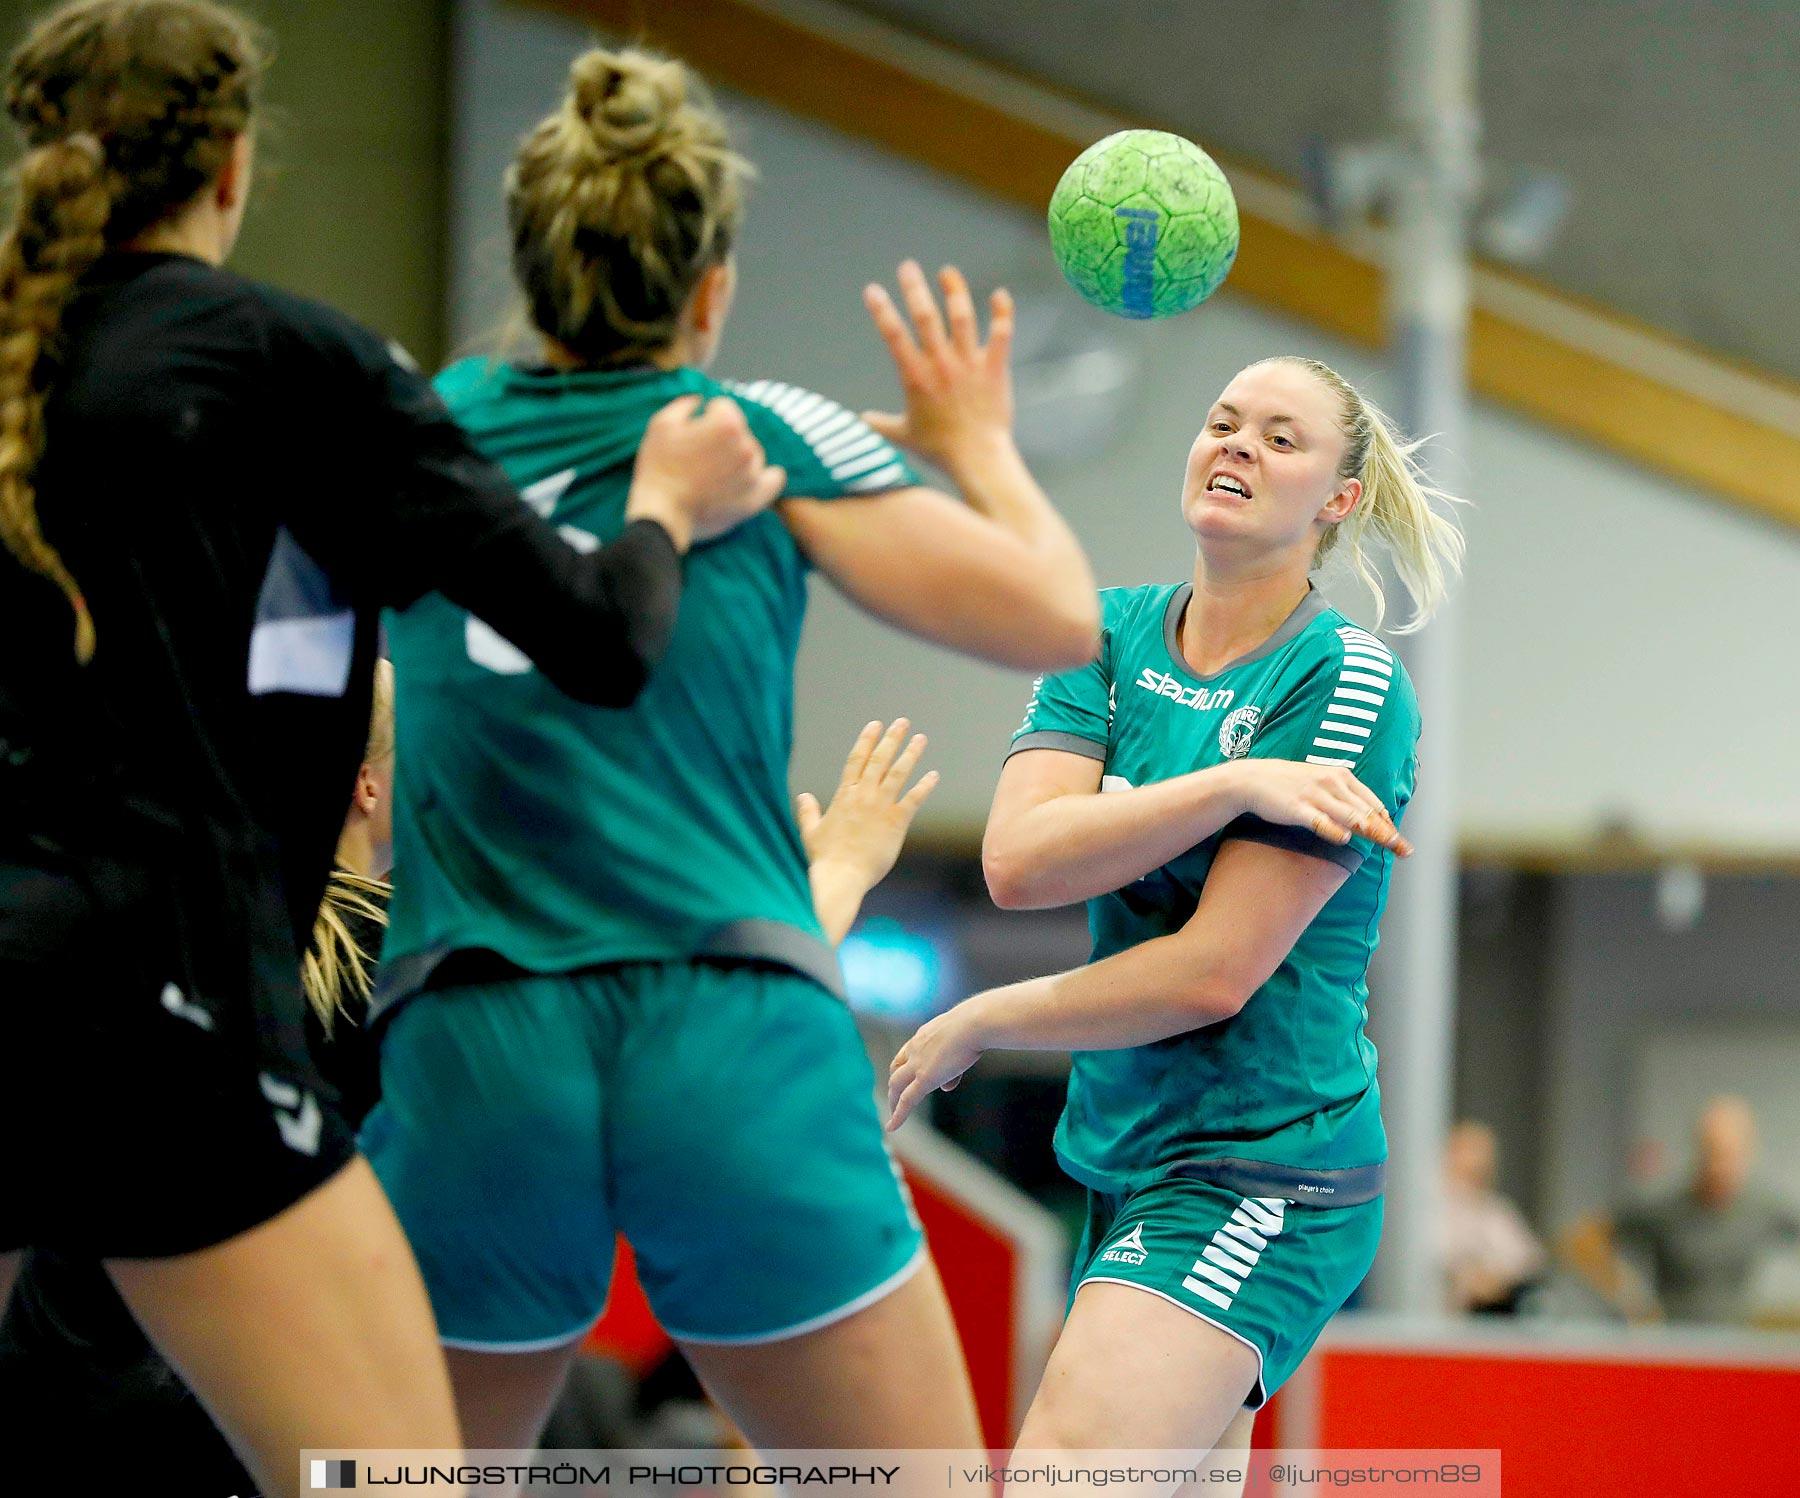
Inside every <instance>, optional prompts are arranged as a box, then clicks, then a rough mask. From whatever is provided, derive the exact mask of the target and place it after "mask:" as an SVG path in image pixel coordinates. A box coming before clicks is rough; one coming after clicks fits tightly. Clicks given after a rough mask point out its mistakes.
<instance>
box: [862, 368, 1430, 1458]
mask: <svg viewBox="0 0 1800 1498" xmlns="http://www.w3.org/2000/svg"><path fill="white" fill-rule="evenodd" d="M1411 451H1412V449H1411V448H1409V447H1407V446H1406V445H1404V444H1402V443H1401V442H1399V441H1398V440H1397V439H1396V438H1395V437H1394V435H1393V433H1392V431H1391V429H1390V428H1389V427H1388V425H1387V423H1386V420H1385V418H1384V417H1383V416H1382V415H1381V413H1380V412H1379V411H1378V410H1376V409H1375V408H1374V407H1373V406H1371V405H1370V404H1369V403H1368V402H1367V401H1365V400H1364V399H1363V398H1362V397H1361V396H1360V395H1358V394H1357V392H1356V391H1355V390H1354V389H1353V388H1351V386H1349V385H1348V384H1347V383H1346V382H1345V381H1344V380H1343V379H1342V378H1341V377H1339V376H1338V375H1337V374H1335V373H1334V372H1333V371H1331V370H1329V369H1327V368H1326V367H1325V366H1324V365H1322V364H1317V363H1315V362H1312V361H1309V360H1302V359H1293V358H1282V359H1272V360H1268V361H1265V362H1263V363H1260V364H1254V365H1252V366H1250V367H1249V368H1248V369H1246V370H1244V371H1242V372H1241V373H1240V374H1239V375H1238V376H1237V377H1236V378H1235V379H1234V380H1232V382H1231V384H1230V385H1229V386H1228V387H1227V388H1226V390H1225V392H1224V394H1223V395H1221V396H1220V398H1219V400H1218V401H1217V403H1216V404H1215V405H1214V406H1213V408H1212V410H1211V412H1210V413H1209V414H1208V416H1207V421H1206V427H1205V430H1204V431H1202V432H1201V434H1200V436H1199V437H1198V438H1197V439H1196V441H1195V442H1194V445H1193V448H1192V450H1191V452H1190V453H1189V456H1188V463H1187V470H1186V474H1185V479H1184V483H1183V487H1182V497H1181V501H1182V515H1183V518H1184V519H1186V521H1187V523H1188V526H1189V528H1190V529H1191V530H1192V531H1193V533H1194V536H1195V538H1196V540H1197V542H1198V549H1197V555H1196V559H1195V562H1194V571H1193V576H1192V581H1191V582H1188V583H1183V584H1181V585H1179V586H1177V585H1163V586H1151V587H1142V588H1114V589H1108V590H1107V591H1106V593H1105V594H1103V595H1102V601H1103V608H1104V616H1105V623H1104V627H1103V629H1102V635H1101V649H1100V653H1099V655H1098V657H1097V658H1096V659H1095V660H1094V661H1093V662H1092V663H1090V664H1088V665H1086V666H1082V667H1080V668H1078V669H1076V670H1074V671H1070V672H1064V673H1061V674H1059V675H1053V676H1048V677H1045V678H1043V679H1042V680H1040V681H1039V683H1038V684H1037V687H1036V690H1035V692H1034V694H1033V696H1032V700H1031V705H1030V706H1029V708H1028V709H1027V711H1026V718H1025V723H1024V725H1023V726H1022V727H1021V728H1020V729H1019V731H1018V733H1017V734H1016V735H1015V736H1014V739H1013V745H1012V748H1013V752H1012V755H1011V756H1010V757H1009V759H1008V760H1007V763H1006V768H1005V770H1004V771H1003V772H1002V775H1001V779H1000V785H999V789H998V791H997V792H996V794H995V797H994V806H993V811H992V814H991V816H990V818H989V822H988V828H987V837H986V842H985V845H984V849H983V859H984V863H985V866H986V870H987V876H988V887H989V889H990V890H991V891H992V893H993V895H994V899H995V901H996V903H998V904H1000V905H1002V906H1005V907H1008V908H1014V909H1026V908H1042V907H1048V906H1055V905H1067V904H1072V903H1074V902H1076V901H1078V900H1081V901H1086V902H1087V904H1088V914H1089V923H1090V926H1091V928H1092V932H1093V938H1094V946H1093V953H1092V956H1091V957H1090V959H1089V965H1088V966H1086V967H1084V968H1080V969H1078V970H1076V971H1074V972H1070V973H1062V974H1058V975H1056V976H1053V977H1049V978H1037V979H1032V980H1030V981H1028V982H1024V983H1016V984H1013V985H1011V986H1009V987H1006V988H1000V989H994V990H992V991H990V992H987V993H981V994H977V995H975V996H974V997H973V998H971V999H968V1000H966V1001H965V1002H963V1003H962V1004H960V1005H958V1006H957V1007H956V1008H954V1009H952V1010H950V1011H949V1012H948V1013H946V1014H944V1015H942V1016H940V1017H939V1018H937V1019H935V1020H932V1021H931V1022H930V1023H928V1024H927V1025H925V1026H924V1027H923V1028H922V1029H921V1030H920V1031H919V1032H918V1033H917V1034H916V1035H914V1036H913V1037H912V1039H911V1040H909V1041H908V1042H907V1043H906V1045H905V1046H904V1047H902V1048H901V1051H900V1053H899V1055H898V1056H896V1058H895V1060H894V1065H893V1069H892V1072H891V1075H890V1078H889V1092H890V1096H891V1098H892V1100H893V1103H894V1109H893V1115H892V1119H891V1125H892V1126H898V1124H899V1123H900V1122H901V1121H902V1120H904V1119H905V1118H906V1116H907V1115H908V1114H909V1113H910V1112H911V1111H912V1109H913V1108H914V1107H916V1106H917V1104H918V1102H919V1100H920V1099H921V1098H922V1097H924V1096H925V1095H926V1094H928V1093H929V1092H930V1091H932V1090H933V1089H935V1088H939V1087H948V1086H953V1085H954V1084H955V1082H956V1079H957V1078H958V1077H960V1076H961V1075H962V1073H963V1072H964V1071H965V1070H967V1068H968V1067H969V1066H970V1065H971V1064H972V1063H973V1061H974V1060H975V1058H976V1057H977V1056H978V1055H980V1054H981V1052H983V1051H985V1050H990V1049H994V1048H1001V1047H1006V1048H1017V1049H1028V1050H1029V1049H1037V1050H1066V1051H1071V1052H1073V1053H1074V1064H1073V1070H1072V1072H1071V1076H1070V1083H1069V1099H1068V1104H1067V1107H1066V1108H1065V1110H1064V1113H1063V1117H1062V1120H1061V1122H1060V1123H1059V1125H1058V1127H1057V1134H1056V1150H1057V1155H1058V1158H1059V1159H1060V1161H1061V1163H1062V1165H1063V1167H1064V1169H1065V1170H1066V1171H1068V1173H1069V1174H1070V1175H1072V1176H1074V1177H1075V1179H1076V1180H1078V1181H1080V1182H1081V1183H1082V1184H1083V1185H1084V1186H1086V1187H1087V1189H1088V1223H1087V1233H1086V1236H1085V1239H1084V1241H1083V1243H1082V1245H1081V1248H1080V1250H1079V1252H1078V1254H1077V1256H1076V1264H1075V1274H1074V1282H1073V1283H1074V1294H1073V1298H1072V1303H1071V1308H1070V1312H1069V1317H1068V1321H1067V1323H1066V1324H1065V1326H1064V1328H1063V1332H1062V1335H1061V1338H1060V1340H1059V1341H1058V1344H1057V1347H1056V1351H1055V1353H1054V1354H1053V1356H1052V1358H1051V1360H1050V1365H1049V1368H1048V1370H1047V1371H1046V1373H1045V1375H1044V1381H1043V1384H1042V1386H1041V1388H1040V1389H1039V1391H1038V1395H1037V1399H1036V1401H1035V1403H1034V1404H1033V1405H1032V1408H1031V1411H1030V1413H1029V1414H1028V1416H1027V1417H1026V1421H1025V1427H1024V1430H1023V1432H1022V1433H1021V1435H1020V1438H1019V1444H1020V1447H1021V1449H1030V1450H1031V1451H1033V1452H1034V1453H1035V1452H1037V1451H1040V1450H1047V1451H1055V1450H1059V1449H1064V1450H1074V1449H1080V1448H1090V1449H1091V1448H1095V1447H1113V1448H1163V1449H1168V1448H1181V1449H1184V1450H1196V1449H1198V1450H1206V1449H1209V1448H1215V1447H1224V1448H1228V1449H1241V1448H1245V1447H1247V1446H1248V1444H1249V1437H1250V1424H1251V1420H1252V1417H1253V1412H1254V1411H1255V1410H1256V1408H1258V1407H1259V1406H1260V1405H1261V1404H1262V1403H1263V1401H1264V1400H1265V1399H1267V1397H1268V1396H1269V1395H1270V1394H1272V1393H1273V1392H1274V1391H1275V1389H1276V1388H1277V1387H1278V1386H1279V1385H1280V1384H1281V1382H1282V1380H1283V1379H1285V1378H1286V1377H1287V1376H1288V1374H1290V1373H1291V1372H1292V1371H1293V1369H1294V1367H1295V1366H1296V1365H1297V1364H1298V1362H1299V1360H1300V1358H1301V1357H1302V1356H1303V1355H1304V1354H1305V1352H1306V1349H1307V1348H1308V1347H1309V1346H1310V1345H1311V1344H1312V1341H1313V1340H1314V1338H1316V1337H1317V1336H1318V1334H1319V1332H1320V1330H1321V1329H1322V1328H1323V1326H1324V1324H1325V1322H1326V1321H1327V1320H1328V1319H1329V1318H1330V1316H1331V1315H1332V1314H1333V1313H1335V1312H1336V1311H1337V1309H1338V1308H1339V1307H1340V1306H1341V1305H1342V1304H1343V1302H1344V1301H1345V1299H1346V1298H1347V1297H1348V1296H1349V1295H1350V1293H1351V1292H1352V1291H1353V1290H1354V1289H1355V1288H1356V1286H1357V1284H1358V1283H1359V1282H1360V1281H1361V1279H1362V1277H1363V1276H1364V1274H1365V1273H1366V1272H1367V1271H1368V1268H1369V1265H1370V1263H1371V1261H1372V1260H1373V1258H1374V1254H1375V1245H1376V1240H1377V1238H1378V1237H1379V1234H1380V1227H1381V1195H1380V1192H1381V1173H1382V1172H1381V1166H1382V1162H1383V1161H1384V1159H1385V1157H1386V1153H1387V1151H1386V1141H1385V1137H1384V1135H1383V1133H1382V1127H1381V1114H1380V1100H1379V1094H1378V1092H1377V1089H1376V1085H1375V1052H1374V1047H1373V1046H1371V1045H1370V1044H1369V1042H1368V1040H1367V1039H1366V1037H1365V1036H1364V1035H1363V1021H1364V1018H1365V1016H1366V1013H1367V999H1368V991H1367V987H1366V983H1365V974H1366V970H1367V967H1368V962H1369V957H1370V954H1371V953H1372V952H1373V950H1374V946H1375V939H1376V928H1377V924H1378V922H1379V920H1380V916H1381V911H1382V907H1383V906H1384V904H1385V902H1386V898H1387V888H1388V877H1389V874H1390V872H1391V869H1392V866H1393V854H1394V853H1395V852H1405V851H1406V847H1405V844H1404V843H1403V841H1402V840H1401V839H1400V836H1399V833H1398V831H1397V827H1396V824H1397V822H1398V820H1399V818H1400V816H1401V813H1402V811H1403V810H1404V808H1405V806H1406V803H1407V801H1408V800H1409V799H1410V798H1411V795H1412V790H1413V780H1414V771H1415V746H1416V741H1417V738H1418V732H1419V718H1418V709H1417V704H1416V703H1415V701H1414V699H1413V693H1412V686H1411V683H1410V682H1408V680H1407V678H1406V673H1405V671H1404V669H1403V668H1402V667H1401V665H1400V663H1399V661H1397V660H1396V659H1395V658H1394V656H1393V654H1392V652H1391V651H1390V650H1389V649H1388V647H1387V646H1386V645H1385V644H1383V643H1382V642H1381V640H1380V639H1379V638H1377V637H1376V636H1375V635H1374V634H1372V633H1370V632H1369V631H1367V630H1364V629H1362V628H1359V627H1358V626H1357V625H1355V624H1353V623H1351V622H1350V621H1349V620H1348V619H1346V618H1345V617H1344V616H1343V615H1342V614H1340V613H1338V612H1337V611H1336V610H1335V609H1332V608H1330V607H1328V606H1327V605H1326V604H1325V603H1324V602H1323V601H1322V600H1321V599H1320V597H1319V596H1318V595H1317V594H1316V593H1315V592H1314V591H1313V589H1312V585H1311V582H1310V580H1309V574H1310V572H1311V570H1312V568H1313V567H1314V566H1315V565H1316V564H1317V562H1318V561H1319V560H1320V559H1321V558H1322V557H1323V555H1324V554H1325V553H1326V552H1328V551H1330V550H1332V549H1334V548H1343V549H1345V550H1347V551H1348V553H1349V554H1350V556H1351V559H1352V564H1353V566H1354V569H1355V571H1356V572H1357V573H1358V575H1359V576H1361V577H1363V578H1364V579H1365V580H1367V581H1369V582H1370V584H1371V585H1372V586H1374V587H1375V597H1376V602H1377V606H1378V609H1379V605H1380V603H1381V593H1380V588H1379V586H1378V585H1377V584H1376V583H1375V574H1374V572H1373V570H1372V567H1371V565H1370V562H1369V559H1368V558H1367V556H1366V555H1365V553H1364V549H1363V538H1364V537H1365V536H1367V535H1368V534H1369V533H1371V532H1372V533H1374V534H1375V535H1378V536H1380V537H1381V538H1382V540H1383V541H1385V542H1386V543H1387V546H1388V548H1389V550H1390V552H1391V553H1392V555H1393V558H1394V562H1395V565H1396V567H1397V570H1398V571H1399V574H1400V577H1401V579H1402V580H1403V581H1404V583H1405V585H1406V587H1407V589H1408V591H1409V592H1410V593H1411V595H1412V598H1413V600H1414V602H1415V604H1416V606H1417V613H1416V616H1415V620H1414V623H1415V624H1416V623H1418V622H1422V621H1423V619H1424V617H1425V616H1426V615H1427V614H1429V612H1430V611H1431V609H1432V608H1433V607H1434V606H1435V605H1436V603H1437V601H1438V599H1439V598H1440V596H1441V595H1442V592H1443V589H1444V585H1445V580H1446V577H1447V575H1448V574H1449V573H1450V572H1452V571H1453V570H1455V568H1456V566H1457V565H1458V563H1459V560H1460V556H1461V551H1462V546H1461V536H1460V534H1459V533H1458V532H1457V531H1456V529H1455V528H1454V527H1453V526H1452V525H1451V524H1450V523H1449V521H1447V520H1446V519H1444V518H1443V517H1442V516H1440V515H1438V514H1437V513H1435V512H1434V511H1433V509H1432V508H1431V504H1430V498H1431V495H1432V492H1433V491H1430V490H1428V489H1427V488H1426V487H1425V486H1424V485H1423V484H1422V483H1421V482H1420V481H1419V479H1418V477H1417V475H1416V473H1415V471H1414V469H1413V467H1412V465H1411V463H1410V454H1411ZM1209 1491H1210V1489H1209Z"/></svg>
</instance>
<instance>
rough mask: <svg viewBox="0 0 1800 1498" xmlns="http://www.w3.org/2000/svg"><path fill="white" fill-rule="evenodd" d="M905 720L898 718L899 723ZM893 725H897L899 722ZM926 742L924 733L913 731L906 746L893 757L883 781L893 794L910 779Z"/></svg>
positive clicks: (898, 791) (897, 793) (896, 793)
mask: <svg viewBox="0 0 1800 1498" xmlns="http://www.w3.org/2000/svg"><path fill="white" fill-rule="evenodd" d="M905 722H906V719H904V718H902V719H901V720H900V723H905ZM895 726H896V727H898V726H899V724H896V725H895ZM926 742H927V741H926V738H925V735H924V734H922V733H915V734H914V735H913V736H912V737H911V738H910V739H909V740H907V744H906V747H905V748H904V749H902V750H901V751H900V754H899V757H898V758H897V759H895V761H894V763H893V765H892V767H891V768H890V769H889V770H888V772H887V775H886V777H885V781H886V784H887V787H888V789H889V790H891V791H892V792H893V793H894V794H895V795H899V793H900V787H901V786H903V785H905V784H906V782H907V781H909V780H911V779H912V772H913V770H914V769H915V768H917V766H918V763H919V756H920V755H922V754H923V753H924V752H925V744H926Z"/></svg>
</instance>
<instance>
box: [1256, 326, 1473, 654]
mask: <svg viewBox="0 0 1800 1498" xmlns="http://www.w3.org/2000/svg"><path fill="white" fill-rule="evenodd" d="M1270 362H1276V361H1270ZM1279 362H1281V363H1284V364H1297V365H1299V366H1300V367H1301V368H1302V369H1304V370H1306V371H1307V372H1308V373H1309V374H1311V375H1313V376H1314V377H1315V378H1317V379H1318V380H1320V381H1322V382H1323V383H1324V384H1325V385H1326V386H1327V387H1329V388H1330V390H1331V391H1332V393H1333V394H1334V395H1336V396H1337V398H1338V401H1339V403H1340V408H1339V416H1338V425H1339V429H1340V430H1341V431H1342V432H1343V434H1344V457H1343V461H1342V462H1341V463H1339V464H1338V477H1339V478H1344V479H1348V478H1354V479H1358V480H1360V481H1361V483H1362V498H1361V499H1360V500H1358V501H1357V505H1356V508H1355V509H1353V510H1352V511H1351V512H1350V513H1349V515H1347V516H1346V517H1345V518H1344V519H1343V520H1340V521H1339V522H1338V523H1337V524H1336V525H1334V526H1332V527H1330V528H1329V529H1328V530H1327V531H1326V532H1325V536H1324V539H1323V540H1321V541H1320V542H1319V549H1318V552H1317V554H1316V555H1315V556H1314V558H1313V564H1314V565H1315V566H1317V565H1318V564H1319V563H1320V562H1323V561H1324V560H1325V559H1326V557H1328V556H1329V555H1331V553H1332V552H1334V551H1340V550H1344V549H1345V548H1348V551H1347V556H1348V560H1349V564H1350V570H1351V571H1352V572H1354V573H1355V574H1356V576H1357V577H1358V578H1359V579H1360V580H1361V581H1362V583H1363V585H1364V586H1365V587H1367V588H1368V590H1369V592H1370V594H1371V595H1372V596H1373V598H1374V600H1375V623H1376V626H1377V627H1378V628H1379V627H1380V625H1381V622H1382V620H1383V619H1384V618H1385V617H1386V615H1387V595H1386V593H1385V592H1384V591H1383V589H1382V585H1381V574H1380V572H1379V571H1378V570H1377V568H1376V565H1375V561H1374V558H1373V557H1371V556H1370V554H1369V551H1368V548H1367V541H1368V537H1369V535H1370V533H1371V532H1373V533H1374V535H1376V536H1378V537H1379V538H1380V539H1381V541H1382V542H1383V544H1384V545H1385V546H1386V547H1387V550H1388V553H1389V555H1390V556H1391V557H1392V558H1393V562H1394V571H1395V572H1397V573H1398V574H1399V576H1400V582H1401V584H1402V586H1404V587H1405V589H1406V591H1407V594H1408V595H1409V596H1410V597H1411V599H1412V605H1413V612H1412V617H1411V618H1410V619H1408V620H1407V621H1406V623H1405V624H1403V625H1400V626H1398V627H1397V628H1395V629H1394V630H1393V631H1392V633H1394V634H1401V635H1404V634H1411V633H1412V632H1413V631H1414V630H1417V629H1422V628H1423V627H1424V626H1425V624H1426V623H1427V622H1428V621H1429V620H1430V618H1431V616H1432V614H1433V613H1435V612H1436V611H1437V608H1438V606H1439V605H1440V604H1441V603H1442V602H1443V601H1444V598H1445V595H1446V594H1447V593H1448V592H1449V587H1450V580H1451V578H1453V577H1456V576H1458V575H1460V573H1461V572H1462V561H1463V534H1462V531H1461V529H1460V528H1459V527H1458V526H1457V524H1456V522H1455V521H1454V520H1452V519H1451V518H1450V517H1449V515H1447V514H1445V513H1442V511H1441V510H1440V509H1438V508H1436V506H1443V507H1445V508H1448V507H1449V506H1452V505H1459V504H1462V503H1464V502H1465V501H1463V500H1461V499H1459V498H1458V497H1457V496H1456V495H1454V494H1448V493H1446V492H1445V491H1444V490H1442V489H1439V488H1436V487H1434V486H1433V485H1432V484H1430V483H1428V482H1427V481H1426V478H1425V473H1424V469H1423V467H1422V466H1421V465H1420V463H1419V462H1418V457H1417V455H1418V452H1419V449H1420V448H1422V447H1423V446H1424V445H1425V443H1424V440H1423V439H1420V438H1407V437H1403V436H1401V435H1400V433H1399V431H1398V430H1397V429H1396V428H1395V426H1394V423H1393V422H1392V420H1390V419H1389V417H1388V416H1387V414H1386V412H1384V411H1383V410H1382V409H1381V408H1380V407H1379V406H1377V405H1376V404H1375V403H1374V402H1373V401H1371V400H1368V399H1366V398H1365V397H1364V396H1363V395H1362V393H1361V392H1360V391H1359V390H1357V388H1356V387H1355V386H1354V385H1352V384H1351V383H1350V382H1349V381H1348V380H1346V379H1345V378H1344V377H1343V376H1342V375H1340V374H1339V373H1338V372H1337V371H1336V370H1335V369H1332V368H1331V367H1330V366H1329V365H1327V364H1322V363H1320V362H1319V361H1318V360H1317V359H1303V358H1299V357H1298V356H1295V355H1283V356H1281V358H1280V360H1279Z"/></svg>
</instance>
